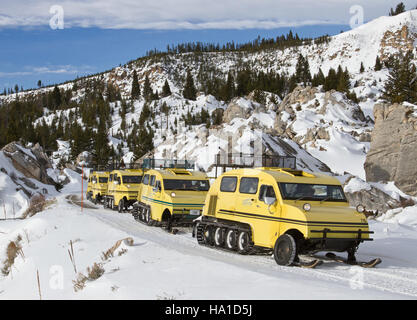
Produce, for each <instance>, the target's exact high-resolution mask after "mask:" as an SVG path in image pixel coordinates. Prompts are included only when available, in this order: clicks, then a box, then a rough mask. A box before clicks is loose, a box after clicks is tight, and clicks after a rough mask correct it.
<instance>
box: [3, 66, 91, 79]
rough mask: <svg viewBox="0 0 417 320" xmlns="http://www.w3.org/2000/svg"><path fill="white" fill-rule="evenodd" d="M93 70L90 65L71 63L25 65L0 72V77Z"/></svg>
mask: <svg viewBox="0 0 417 320" xmlns="http://www.w3.org/2000/svg"><path fill="white" fill-rule="evenodd" d="M89 72H94V69H93V68H92V67H90V66H78V67H76V66H72V65H58V66H38V67H36V66H26V67H24V68H23V70H21V71H13V72H0V77H2V78H5V77H19V76H30V75H37V74H39V75H42V74H73V75H74V74H85V73H89Z"/></svg>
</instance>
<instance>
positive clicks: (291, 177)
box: [203, 168, 369, 248]
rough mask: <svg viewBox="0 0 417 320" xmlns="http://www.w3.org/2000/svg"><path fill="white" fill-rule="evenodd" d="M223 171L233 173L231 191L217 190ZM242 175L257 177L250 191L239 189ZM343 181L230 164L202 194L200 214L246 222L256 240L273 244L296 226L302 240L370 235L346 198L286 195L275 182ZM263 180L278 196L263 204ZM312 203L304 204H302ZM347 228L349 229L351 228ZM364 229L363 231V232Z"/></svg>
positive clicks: (243, 176) (266, 246) (323, 182)
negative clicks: (289, 197) (288, 197)
mask: <svg viewBox="0 0 417 320" xmlns="http://www.w3.org/2000/svg"><path fill="white" fill-rule="evenodd" d="M223 177H236V178H237V181H238V182H237V185H236V189H235V191H234V192H223V191H221V189H220V187H221V181H222V179H223ZM242 178H257V179H259V180H258V181H259V182H258V185H257V190H256V191H255V193H253V194H248V193H241V192H240V190H239V188H240V182H241V179H242ZM281 182H284V183H289V184H313V185H331V186H341V184H340V182H339V181H338V180H337V179H336V178H333V177H330V176H327V175H324V174H320V173H314V174H310V173H306V172H302V171H297V170H290V169H288V170H286V169H273V168H258V169H237V170H231V171H228V172H226V173H224V174H223V175H222V176H220V177H219V178H218V179H216V181H215V182H214V184H213V185H212V186H211V188H210V190H209V192H208V193H207V197H206V200H205V206H204V209H203V216H207V217H212V218H217V219H223V220H228V221H234V222H238V223H242V224H245V225H249V226H250V229H251V233H252V241H253V243H254V245H256V246H261V247H265V248H273V247H274V245H275V243H276V241H277V239H278V238H279V237H280V236H281V235H283V234H285V233H287V232H291V231H297V232H299V233H300V234H302V236H303V237H304V239H306V240H320V239H324V238H326V239H328V240H329V239H356V238H358V233H360V238H361V239H369V234H368V233H366V232H368V231H369V226H368V223H367V220H366V217H365V215H364V214H362V213H358V212H357V211H356V210H355V209H353V208H351V207H350V206H349V204H348V202H347V201H346V202H336V201H332V202H330V201H307V200H284V199H283V197H282V195H281V190H280V187H279V183H281ZM261 186H268V187H269V186H271V187H273V190H274V193H275V195H276V201H275V203H274V204H272V205H267V204H266V203H265V202H264V201H262V200H261V199H260V189H261ZM306 203H308V204H309V205H310V206H311V209H310V210H309V211H306V210H304V208H303V206H304V204H306ZM350 232H351V233H350ZM362 232H364V233H363V234H362Z"/></svg>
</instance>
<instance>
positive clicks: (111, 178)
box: [109, 174, 113, 182]
mask: <svg viewBox="0 0 417 320" xmlns="http://www.w3.org/2000/svg"><path fill="white" fill-rule="evenodd" d="M109 181H110V182H112V181H113V174H111V175H110V176H109Z"/></svg>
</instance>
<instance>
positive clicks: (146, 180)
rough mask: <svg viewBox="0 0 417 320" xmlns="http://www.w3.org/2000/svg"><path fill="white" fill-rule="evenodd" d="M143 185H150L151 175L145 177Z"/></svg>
mask: <svg viewBox="0 0 417 320" xmlns="http://www.w3.org/2000/svg"><path fill="white" fill-rule="evenodd" d="M143 184H145V185H148V184H149V174H145V176H144V177H143Z"/></svg>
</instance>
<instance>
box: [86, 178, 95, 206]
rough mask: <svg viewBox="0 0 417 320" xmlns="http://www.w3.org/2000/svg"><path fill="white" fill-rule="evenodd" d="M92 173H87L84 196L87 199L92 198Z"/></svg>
mask: <svg viewBox="0 0 417 320" xmlns="http://www.w3.org/2000/svg"><path fill="white" fill-rule="evenodd" d="M93 174H94V171H91V172H90V174H89V175H88V184H87V190H86V192H85V196H86V198H87V200H91V199H92V198H91V196H92V194H93V191H92V189H93V182H92V178H93Z"/></svg>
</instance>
